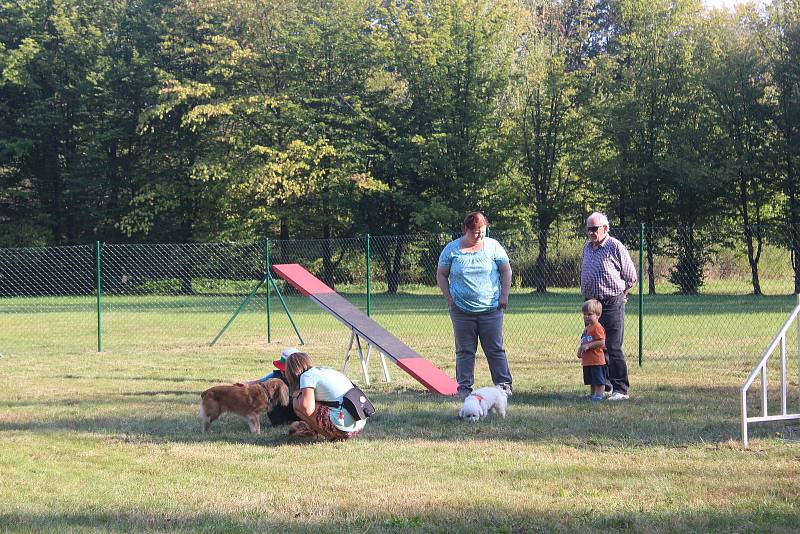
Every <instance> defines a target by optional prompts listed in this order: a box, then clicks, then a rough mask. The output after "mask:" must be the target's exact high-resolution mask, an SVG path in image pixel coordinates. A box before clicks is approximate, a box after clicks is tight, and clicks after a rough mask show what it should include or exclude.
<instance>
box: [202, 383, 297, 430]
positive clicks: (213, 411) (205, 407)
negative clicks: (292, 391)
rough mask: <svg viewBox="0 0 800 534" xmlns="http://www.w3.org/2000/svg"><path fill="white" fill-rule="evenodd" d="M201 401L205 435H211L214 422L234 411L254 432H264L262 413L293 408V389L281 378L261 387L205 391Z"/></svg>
mask: <svg viewBox="0 0 800 534" xmlns="http://www.w3.org/2000/svg"><path fill="white" fill-rule="evenodd" d="M200 397H201V400H200V418H201V419H202V420H203V432H210V431H211V430H210V429H211V423H213V422H214V421H216V420H217V419H218V418H219V416H220V415H222V414H224V413H225V412H232V413H235V414H236V415H238V416H239V417H241V418H242V419H244V420H245V421H247V424H248V426H249V427H250V432H253V433H255V434H260V433H261V417H260V416H261V414H262V413H264V412H267V411H270V410H272V409H274V408H276V407H278V406H288V405H289V388H288V387H287V386H286V384H284V382H283V380H281V379H279V378H270V379H269V380H267V381H266V382H259V383H258V384H245V385H241V386H214V387H213V388H210V389H207V390H205V391H204V392H203V393H202V394H201V395H200Z"/></svg>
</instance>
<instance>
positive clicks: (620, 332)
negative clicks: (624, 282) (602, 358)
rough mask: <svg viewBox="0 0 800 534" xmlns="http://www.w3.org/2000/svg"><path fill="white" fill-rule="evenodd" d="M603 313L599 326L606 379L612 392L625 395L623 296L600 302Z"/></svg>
mask: <svg viewBox="0 0 800 534" xmlns="http://www.w3.org/2000/svg"><path fill="white" fill-rule="evenodd" d="M600 304H602V305H603V313H602V315H600V324H601V325H603V328H604V329H605V331H606V357H607V358H608V379H609V381H610V382H611V387H613V388H614V391H619V392H620V393H624V394H626V395H627V393H628V387H629V385H630V384H629V383H628V365H627V364H626V363H625V355H624V354H622V339H623V338H624V337H625V295H624V294H619V295H617V296H616V297H611V298H608V299H605V300H601V301H600Z"/></svg>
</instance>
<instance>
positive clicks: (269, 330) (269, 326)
mask: <svg viewBox="0 0 800 534" xmlns="http://www.w3.org/2000/svg"><path fill="white" fill-rule="evenodd" d="M264 248H265V253H266V258H265V262H264V265H265V266H266V269H265V270H264V273H265V274H264V276H269V266H270V259H269V238H267V239H266V242H265V247H264ZM271 291H272V288H270V286H269V284H267V343H272V315H271V311H270V304H269V301H270V297H271V296H272V295H271Z"/></svg>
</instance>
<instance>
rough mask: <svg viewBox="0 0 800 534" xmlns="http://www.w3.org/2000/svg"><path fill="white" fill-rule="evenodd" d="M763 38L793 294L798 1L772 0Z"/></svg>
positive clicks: (799, 141)
mask: <svg viewBox="0 0 800 534" xmlns="http://www.w3.org/2000/svg"><path fill="white" fill-rule="evenodd" d="M762 36H763V37H762V38H763V40H764V43H765V49H766V51H767V54H768V58H769V59H768V73H769V77H770V82H771V86H772V90H773V91H774V101H773V102H772V105H771V106H770V111H771V117H772V122H773V124H774V125H775V128H776V129H777V132H778V136H779V139H780V141H779V143H778V154H779V161H780V164H779V165H780V166H781V167H782V168H783V169H782V172H781V174H782V175H783V176H782V180H781V181H780V185H781V189H782V192H783V194H784V196H785V199H786V203H785V208H784V221H785V223H786V227H787V235H786V236H785V243H786V246H787V248H788V249H789V251H790V252H791V255H792V266H793V268H794V292H795V293H800V61H798V58H800V4H798V2H797V1H796V0H775V1H773V2H772V3H771V4H770V5H769V7H768V8H767V18H766V21H765V24H764V26H763V27H762Z"/></svg>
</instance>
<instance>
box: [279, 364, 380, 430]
mask: <svg viewBox="0 0 800 534" xmlns="http://www.w3.org/2000/svg"><path fill="white" fill-rule="evenodd" d="M286 380H287V381H288V382H289V391H290V392H291V398H292V406H293V408H294V412H295V414H297V416H298V417H299V418H300V421H297V422H295V423H292V424H291V425H290V427H289V435H292V436H298V437H322V438H325V439H328V440H330V441H340V440H345V439H350V438H352V437H353V436H356V435H358V434H359V433H360V432H361V430H362V429H363V428H364V425H365V424H366V423H367V421H366V419H362V420H360V421H356V420H355V419H354V418H353V416H352V415H350V412H348V411H347V410H345V409H344V408H343V407H342V404H341V403H342V398H343V396H344V394H345V393H347V392H348V391H349V390H350V389H351V388H352V387H353V383H352V382H350V379H349V378H347V377H346V376H345V375H343V374H342V373H340V372H339V371H337V370H335V369H330V368H328V367H314V363H313V362H312V361H311V357H310V356H309V355H308V354H306V353H304V352H296V353H294V354H292V355H290V356H289V357H288V358H286Z"/></svg>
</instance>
